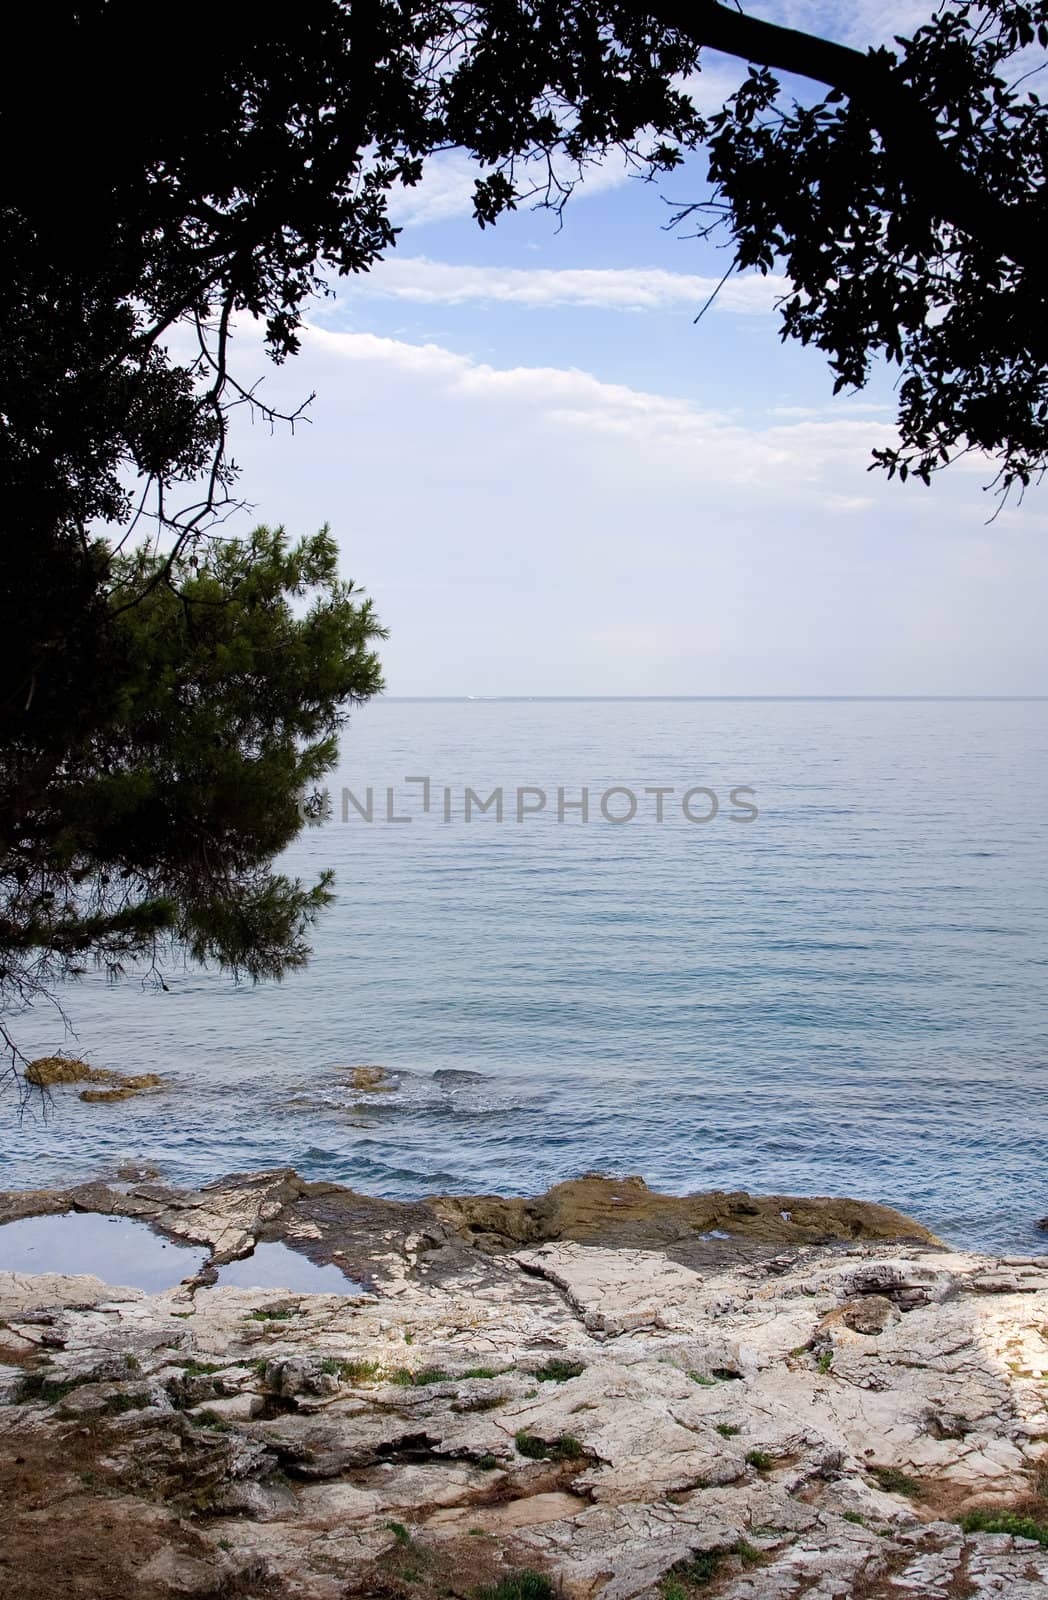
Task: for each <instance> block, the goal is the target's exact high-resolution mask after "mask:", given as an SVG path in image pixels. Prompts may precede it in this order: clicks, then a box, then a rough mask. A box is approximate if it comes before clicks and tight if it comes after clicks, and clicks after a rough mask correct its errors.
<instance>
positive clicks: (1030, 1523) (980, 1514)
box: [960, 1507, 1048, 1546]
mask: <svg viewBox="0 0 1048 1600" xmlns="http://www.w3.org/2000/svg"><path fill="white" fill-rule="evenodd" d="M960 1525H961V1527H962V1528H963V1530H964V1532H965V1533H1010V1534H1011V1536H1012V1538H1013V1539H1036V1541H1037V1543H1038V1544H1040V1545H1045V1546H1048V1525H1046V1524H1045V1523H1043V1522H1038V1521H1036V1519H1035V1518H1033V1517H1021V1516H1020V1515H1019V1514H1018V1512H1016V1511H993V1510H991V1509H989V1508H988V1507H984V1508H983V1509H982V1510H977V1511H969V1512H968V1513H967V1514H966V1515H965V1516H963V1517H961V1519H960Z"/></svg>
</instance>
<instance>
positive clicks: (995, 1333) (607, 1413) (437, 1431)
mask: <svg viewBox="0 0 1048 1600" xmlns="http://www.w3.org/2000/svg"><path fill="white" fill-rule="evenodd" d="M579 1182H580V1185H581V1187H580V1188H577V1189H576V1190H575V1192H574V1193H571V1194H568V1193H565V1192H563V1191H564V1188H565V1186H561V1192H560V1193H558V1192H557V1191H551V1195H552V1198H551V1197H550V1196H546V1197H540V1198H539V1199H538V1200H535V1201H497V1200H494V1199H487V1198H483V1199H481V1200H474V1202H472V1203H468V1202H467V1201H466V1200H456V1201H454V1202H452V1201H438V1202H432V1203H429V1202H417V1203H415V1204H407V1203H404V1204H397V1203H394V1202H383V1201H373V1200H369V1199H368V1198H367V1197H366V1196H360V1195H355V1194H353V1193H352V1191H348V1190H344V1189H340V1188H338V1186H335V1185H323V1184H318V1185H312V1184H306V1183H304V1182H303V1181H302V1180H301V1179H300V1178H298V1177H297V1176H296V1175H295V1174H294V1173H293V1172H290V1171H278V1172H271V1173H262V1174H253V1175H243V1174H242V1175H237V1176H234V1177H232V1178H229V1179H225V1180H222V1182H221V1183H218V1184H214V1185H209V1186H207V1187H206V1188H204V1189H201V1190H199V1191H196V1192H193V1193H185V1192H182V1191H178V1190H175V1189H171V1188H168V1187H165V1186H164V1185H162V1184H159V1183H153V1182H148V1181H147V1182H137V1181H132V1186H131V1188H130V1190H129V1191H128V1192H127V1193H122V1192H120V1191H118V1190H110V1189H107V1188H105V1187H104V1186H101V1185H94V1186H90V1187H84V1188H81V1189H79V1190H76V1191H71V1190H70V1191H64V1192H63V1196H62V1198H63V1199H64V1201H65V1203H66V1204H67V1205H68V1204H73V1203H75V1204H77V1205H79V1206H80V1207H82V1208H83V1207H85V1206H87V1205H95V1206H98V1207H100V1208H104V1209H107V1210H112V1211H114V1212H119V1213H121V1214H125V1215H133V1216H138V1217H140V1218H142V1219H144V1220H146V1221H149V1222H150V1223H151V1224H152V1225H153V1226H154V1227H157V1228H159V1229H162V1230H163V1231H164V1232H166V1233H168V1234H170V1235H173V1236H181V1237H190V1238H196V1239H199V1240H202V1241H204V1242H206V1243H207V1244H209V1245H210V1246H211V1249H212V1251H213V1252H214V1256H215V1258H219V1257H221V1256H223V1255H228V1254H229V1253H236V1252H240V1253H244V1252H246V1251H249V1250H250V1249H251V1248H253V1246H254V1243H255V1242H256V1241H257V1240H258V1239H259V1238H266V1237H270V1238H272V1237H279V1238H284V1239H287V1240H288V1241H289V1242H294V1244H295V1246H296V1247H297V1248H302V1249H308V1250H309V1252H310V1253H311V1254H312V1255H313V1256H314V1258H316V1259H330V1258H333V1257H335V1256H339V1259H340V1261H343V1260H344V1261H346V1262H347V1264H348V1262H349V1261H352V1263H353V1266H354V1268H355V1269H356V1270H358V1272H359V1274H360V1275H361V1276H365V1277H366V1278H367V1279H368V1281H369V1282H371V1283H372V1284H373V1286H374V1290H375V1292H374V1293H371V1294H368V1295H359V1294H358V1295H330V1294H323V1295H310V1294H288V1293H287V1292H286V1291H279V1290H262V1289H259V1290H249V1289H238V1288H232V1287H230V1288H225V1287H223V1288H217V1287H214V1286H209V1285H207V1284H205V1283H203V1282H202V1281H199V1280H198V1282H197V1283H196V1284H195V1285H190V1286H189V1287H185V1286H180V1287H179V1288H178V1289H177V1290H171V1291H168V1292H165V1293H162V1294H143V1293H141V1292H138V1291H134V1290H127V1289H115V1288H112V1287H110V1286H108V1285H104V1284H101V1283H100V1282H99V1281H98V1280H97V1279H90V1278H60V1277H54V1276H46V1275H45V1276H41V1277H39V1278H33V1277H29V1276H26V1275H24V1274H23V1275H16V1274H10V1273H7V1274H3V1273H0V1362H4V1363H5V1365H4V1366H3V1367H2V1368H0V1390H2V1392H3V1393H4V1394H6V1397H7V1403H6V1404H4V1405H2V1406H0V1493H2V1495H3V1503H4V1507H5V1545H6V1544H10V1546H11V1548H13V1549H14V1550H16V1551H18V1552H21V1556H20V1559H21V1560H22V1561H23V1563H29V1567H27V1570H29V1568H30V1567H31V1568H32V1570H34V1571H36V1570H39V1571H50V1570H52V1569H53V1570H55V1571H62V1572H63V1573H64V1572H65V1568H63V1567H62V1561H63V1559H64V1557H63V1554H62V1551H63V1549H65V1548H66V1547H65V1546H64V1545H61V1544H60V1541H61V1540H62V1539H65V1540H67V1541H68V1540H69V1539H72V1538H73V1536H74V1532H75V1531H77V1532H78V1531H79V1530H80V1529H82V1528H90V1529H91V1530H95V1529H97V1528H99V1527H101V1526H103V1525H104V1526H105V1529H106V1532H105V1537H104V1539H103V1538H102V1535H101V1534H98V1533H96V1532H94V1531H92V1532H91V1533H90V1535H88V1534H84V1535H83V1537H84V1538H85V1539H87V1540H88V1545H89V1546H90V1549H91V1550H93V1551H94V1554H93V1555H91V1557H90V1559H91V1560H92V1561H97V1562H99V1563H104V1562H105V1561H107V1560H108V1561H109V1563H110V1567H111V1569H112V1571H114V1572H115V1571H117V1570H118V1569H119V1570H120V1571H121V1572H122V1571H123V1568H122V1567H120V1561H121V1560H122V1559H123V1557H121V1555H120V1552H121V1551H122V1550H126V1551H128V1552H130V1551H132V1550H133V1551H136V1552H139V1554H138V1556H137V1557H136V1560H137V1562H138V1565H139V1566H140V1568H141V1570H142V1571H145V1570H146V1569H148V1573H149V1579H148V1583H149V1589H148V1593H149V1597H150V1600H154V1597H155V1600H167V1597H168V1596H175V1595H180V1594H194V1593H195V1594H199V1595H200V1596H202V1597H203V1596H209V1597H210V1596H212V1595H218V1594H228V1595H230V1596H233V1595H238V1596H247V1595H251V1596H254V1597H256V1600H344V1597H345V1596H347V1595H353V1594H357V1595H359V1594H367V1593H372V1594H384V1595H393V1596H399V1595H401V1594H403V1593H405V1592H406V1591H405V1588H404V1585H405V1584H410V1586H411V1587H410V1593H411V1594H412V1595H417V1596H418V1600H436V1597H437V1596H438V1595H440V1594H443V1593H445V1592H452V1593H455V1594H458V1595H462V1596H467V1595H470V1594H472V1593H474V1592H475V1590H476V1589H477V1588H481V1587H484V1586H485V1585H488V1584H490V1583H493V1582H496V1581H497V1580H498V1578H499V1577H500V1576H505V1575H506V1574H507V1573H508V1572H512V1571H515V1570H519V1569H521V1568H531V1569H534V1570H536V1571H540V1572H545V1573H547V1574H548V1575H549V1576H550V1578H551V1580H552V1581H553V1582H554V1584H555V1586H556V1587H557V1589H558V1592H559V1593H561V1594H563V1596H564V1597H565V1600H659V1597H660V1596H661V1595H662V1593H663V1587H664V1585H666V1583H667V1582H668V1581H673V1582H679V1583H680V1584H681V1586H682V1587H683V1588H684V1590H685V1593H687V1594H689V1595H691V1593H692V1590H693V1589H694V1590H695V1591H696V1593H697V1592H698V1591H699V1587H700V1586H699V1581H698V1580H699V1576H701V1575H703V1574H706V1575H710V1576H712V1579H713V1582H712V1583H711V1585H710V1593H711V1595H713V1594H715V1595H716V1596H717V1600H802V1597H804V1600H812V1597H816V1600H848V1597H851V1596H854V1597H855V1600H859V1597H860V1596H862V1597H863V1600H906V1596H908V1595H909V1596H913V1597H914V1600H955V1597H956V1596H958V1595H961V1594H967V1595H970V1596H976V1597H981V1596H987V1597H989V1596H991V1595H994V1596H1001V1595H1006V1596H1008V1597H1009V1600H1011V1597H1013V1596H1015V1597H1018V1600H1037V1597H1044V1600H1048V1550H1046V1549H1044V1548H1042V1546H1041V1545H1040V1544H1039V1543H1037V1542H1033V1543H1031V1542H1030V1541H1025V1540H1021V1539H1015V1538H1013V1537H1011V1536H1010V1535H1008V1534H1005V1533H1001V1534H994V1533H978V1534H965V1533H964V1532H963V1531H962V1529H961V1527H960V1526H959V1524H958V1521H957V1519H958V1518H959V1517H960V1516H961V1515H963V1513H964V1512H965V1511H967V1510H969V1509H971V1508H973V1507H976V1506H982V1507H991V1508H1000V1509H1008V1508H1015V1509H1016V1510H1017V1511H1018V1512H1020V1513H1021V1515H1023V1516H1025V1517H1029V1518H1032V1519H1033V1523H1034V1524H1035V1525H1048V1502H1045V1501H1044V1500H1043V1499H1042V1498H1041V1496H1042V1490H1041V1487H1040V1484H1041V1474H1042V1472H1043V1471H1044V1469H1045V1467H1046V1466H1048V1403H1046V1401H1048V1384H1046V1381H1045V1380H1046V1379H1048V1260H1041V1259H1037V1258H1034V1259H1022V1260H1010V1261H1000V1260H996V1259H989V1258H984V1257H979V1256H975V1255H970V1254H967V1253H962V1252H952V1251H949V1250H947V1249H945V1248H943V1247H937V1246H935V1245H934V1244H933V1243H932V1242H931V1241H930V1237H929V1236H927V1235H925V1234H924V1232H923V1230H920V1229H919V1228H918V1227H917V1225H914V1224H907V1223H906V1219H903V1218H899V1217H898V1216H897V1214H895V1213H882V1212H881V1211H880V1208H872V1210H870V1209H866V1208H862V1207H858V1206H856V1208H855V1209H854V1210H851V1209H850V1208H849V1203H846V1202H824V1203H818V1204H816V1203H807V1202H798V1201H790V1203H789V1205H786V1204H783V1205H782V1206H781V1207H779V1208H778V1210H785V1211H789V1213H790V1216H791V1218H793V1217H796V1216H798V1215H799V1216H800V1218H801V1221H800V1222H792V1221H791V1222H789V1223H787V1222H785V1221H784V1220H783V1218H782V1217H781V1216H778V1210H777V1211H776V1214H775V1216H773V1215H772V1214H771V1212H770V1211H769V1209H768V1208H767V1207H766V1206H765V1204H764V1202H762V1201H756V1200H751V1199H750V1198H749V1197H740V1196H715V1197H701V1196H692V1197H690V1198H688V1199H685V1200H675V1199H673V1197H665V1196H656V1195H652V1194H651V1193H650V1191H646V1190H645V1189H644V1188H643V1186H640V1185H638V1184H637V1183H635V1182H629V1183H618V1182H613V1181H611V1180H604V1179H596V1178H589V1179H584V1180H580V1181H579ZM568 1187H569V1188H570V1186H568ZM74 1196H75V1199H74ZM54 1202H55V1197H54V1196H48V1195H43V1194H41V1195H38V1196H36V1197H35V1199H34V1200H33V1202H32V1203H33V1204H34V1205H35V1206H36V1209H37V1210H38V1211H46V1210H47V1209H49V1207H51V1206H52V1204H53V1203H54ZM24 1203H25V1202H24V1201H23V1204H24ZM17 1205H18V1201H17V1200H16V1198H15V1197H11V1196H7V1197H0V1216H3V1215H5V1214H6V1215H10V1214H11V1213H12V1212H13V1211H15V1210H17ZM732 1208H741V1209H734V1210H733V1209H732ZM712 1216H719V1217H722V1218H723V1219H724V1220H725V1221H731V1220H732V1219H734V1222H733V1224H732V1225H733V1226H735V1225H737V1226H738V1228H739V1230H740V1231H739V1232H737V1233H736V1234H734V1235H732V1236H730V1237H729V1239H728V1240H727V1241H724V1240H718V1241H714V1244H715V1250H714V1251H708V1250H707V1249H706V1246H705V1244H704V1243H703V1241H701V1240H699V1241H698V1243H696V1240H695V1239H694V1238H693V1237H692V1235H693V1234H694V1230H695V1229H696V1227H701V1229H702V1231H706V1227H707V1224H708V1222H709V1220H710V1218H711V1217H712ZM776 1216H778V1221H776ZM831 1216H832V1217H833V1218H834V1219H836V1220H835V1222H834V1226H839V1227H841V1228H842V1229H843V1230H844V1231H845V1233H846V1240H845V1242H843V1243H837V1244H827V1243H820V1242H818V1239H817V1237H816V1236H817V1235H819V1233H820V1231H821V1230H822V1229H823V1228H824V1227H829V1226H830V1222H829V1219H830V1217H831ZM805 1219H807V1220H805ZM888 1219H890V1220H888ZM791 1226H793V1227H797V1228H799V1229H800V1230H801V1233H800V1236H799V1237H798V1238H797V1239H796V1241H795V1242H794V1243H792V1244H787V1243H786V1242H785V1240H784V1238H783V1237H782V1235H781V1233H780V1231H779V1230H785V1229H786V1228H788V1227H791ZM747 1227H749V1228H750V1229H751V1231H750V1232H749V1233H747V1231H746V1229H747ZM855 1227H858V1228H860V1229H861V1228H867V1229H869V1231H870V1236H868V1237H866V1238H860V1237H858V1236H856V1234H855V1231H854V1229H855ZM908 1228H909V1229H910V1230H911V1231H910V1233H909V1235H908V1236H907V1231H906V1230H907V1229H908ZM473 1229H476V1230H478V1231H477V1232H476V1233H473V1232H472V1231H471V1230H473ZM609 1230H610V1234H611V1238H610V1240H609V1238H607V1237H606V1236H605V1234H606V1232H607V1231H609ZM723 1231H725V1232H727V1231H728V1230H727V1229H725V1230H723ZM513 1234H522V1235H525V1236H526V1237H525V1238H522V1239H518V1240H516V1242H514V1239H513V1238H512V1237H511V1235H513ZM580 1234H585V1235H586V1237H584V1238H580V1237H576V1235H580ZM773 1236H774V1237H773ZM472 1239H475V1240H477V1241H479V1242H478V1243H471V1242H470V1241H471V1240H472ZM638 1240H643V1241H644V1242H643V1243H639V1242H637V1241H638ZM631 1241H632V1242H631ZM772 1245H773V1246H774V1248H772ZM722 1248H723V1249H730V1250H731V1251H732V1252H734V1254H733V1255H732V1256H731V1257H730V1258H729V1259H727V1260H723V1259H718V1255H717V1253H716V1252H719V1251H720V1250H721V1249H722ZM5 1352H7V1353H6V1354H5ZM11 1374H13V1376H9V1375H11ZM27 1380H28V1382H27ZM1019 1526H1020V1530H1021V1527H1022V1526H1024V1525H1022V1524H1021V1525H1019ZM92 1539H93V1540H94V1541H95V1543H94V1544H93V1545H91V1544H90V1540H92ZM85 1548H87V1546H85ZM106 1552H108V1555H107V1554H106ZM128 1559H129V1560H130V1557H128ZM34 1562H36V1563H37V1567H32V1563H34ZM90 1570H91V1571H94V1570H95V1568H90ZM97 1570H98V1571H102V1570H103V1566H102V1565H99V1567H98V1569H97ZM105 1570H109V1569H108V1568H106V1569H105ZM129 1570H130V1568H129ZM405 1573H408V1574H411V1573H414V1574H416V1576H414V1577H410V1576H409V1577H405ZM689 1574H691V1577H689ZM693 1580H694V1581H693ZM78 1581H79V1580H78V1579H76V1577H75V1574H74V1576H73V1577H69V1578H68V1579H66V1578H63V1582H65V1584H66V1591H65V1592H68V1593H69V1594H71V1595H74V1596H76V1597H77V1600H80V1597H81V1596H82V1595H86V1594H87V1593H88V1592H89V1591H87V1590H84V1589H77V1588H76V1586H75V1585H76V1583H77V1582H78ZM85 1581H86V1580H85ZM106 1581H107V1582H109V1583H110V1587H111V1588H112V1584H113V1583H114V1582H116V1583H117V1586H118V1588H120V1586H121V1585H122V1588H121V1589H120V1592H127V1593H132V1592H135V1591H134V1588H133V1581H132V1580H131V1579H130V1578H127V1577H122V1578H120V1579H119V1581H118V1580H116V1579H109V1578H107V1579H106ZM5 1582H6V1572H5ZM689 1585H690V1587H689ZM12 1592H13V1593H14V1594H16V1595H17V1594H19V1591H17V1590H14V1591H12ZM45 1592H46V1591H45ZM26 1593H29V1591H26ZM19 1600H21V1596H20V1597H19Z"/></svg>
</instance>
